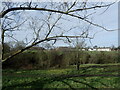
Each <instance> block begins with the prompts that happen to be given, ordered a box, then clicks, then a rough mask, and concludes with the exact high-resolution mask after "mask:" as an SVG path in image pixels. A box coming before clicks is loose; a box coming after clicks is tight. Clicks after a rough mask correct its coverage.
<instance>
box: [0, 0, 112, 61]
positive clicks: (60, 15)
mask: <svg viewBox="0 0 120 90" xmlns="http://www.w3.org/2000/svg"><path fill="white" fill-rule="evenodd" d="M3 4H4V6H5V7H3V10H2V11H1V13H0V17H1V18H2V35H1V36H2V61H3V62H4V61H6V60H9V59H11V58H12V57H14V56H16V55H18V54H20V53H22V52H23V51H25V50H27V49H29V48H31V47H33V46H34V45H37V44H40V43H43V42H45V41H53V43H55V42H56V41H57V40H63V39H64V38H66V40H68V41H69V42H70V38H90V39H92V38H93V37H90V36H89V33H88V32H89V31H88V30H85V31H81V30H80V27H79V25H80V24H79V25H78V26H77V25H75V26H72V25H71V27H70V28H69V29H68V30H64V28H63V27H64V26H65V25H61V23H60V22H59V21H60V20H64V21H67V22H72V20H73V19H76V20H77V21H78V22H80V23H81V21H83V22H85V23H88V24H90V25H92V26H96V27H99V28H101V29H104V30H106V31H112V30H108V29H106V28H105V27H103V26H101V25H98V24H96V23H94V22H93V21H91V15H93V12H91V13H87V12H88V11H89V10H93V11H95V9H100V8H108V7H109V6H111V5H112V4H114V3H110V4H105V3H95V4H90V3H89V2H87V1H86V2H77V0H76V1H74V2H61V3H55V2H50V3H46V4H45V3H44V4H40V3H39V4H38V3H33V2H25V3H12V2H3ZM28 11H34V12H32V14H30V16H29V15H28V14H27V15H28V17H25V16H24V15H25V13H28ZM35 11H36V12H37V13H38V15H37V16H36V19H35V18H34V15H33V14H34V13H36V12H35ZM39 15H40V16H39ZM38 16H39V17H38ZM26 22H27V23H26ZM28 23H29V24H28ZM25 25H29V27H30V28H29V31H32V32H33V35H34V36H33V38H32V39H31V40H29V42H28V45H27V46H26V47H25V48H23V49H21V50H18V51H17V52H15V53H14V54H13V55H11V56H9V57H7V58H3V54H4V46H3V44H4V41H5V36H8V37H11V38H12V39H14V40H16V38H15V37H14V34H15V32H16V31H22V30H23V27H25ZM76 28H77V29H78V28H79V29H78V31H79V32H80V33H78V34H77V35H73V34H70V33H71V32H77V31H76ZM26 29H27V28H26ZM16 41H17V40H16ZM26 41H28V40H27V39H26Z"/></svg>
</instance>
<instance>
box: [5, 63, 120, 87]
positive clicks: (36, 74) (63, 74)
mask: <svg viewBox="0 0 120 90" xmlns="http://www.w3.org/2000/svg"><path fill="white" fill-rule="evenodd" d="M119 72H120V64H87V65H85V64H84V65H81V66H80V70H79V71H78V70H76V69H75V66H70V67H69V68H66V69H49V70H8V69H7V70H3V89H9V88H14V89H16V88H41V89H42V88H69V89H74V88H92V89H96V88H120V85H119V84H120V77H118V76H116V75H119Z"/></svg>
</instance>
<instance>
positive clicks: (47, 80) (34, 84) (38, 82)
mask: <svg viewBox="0 0 120 90" xmlns="http://www.w3.org/2000/svg"><path fill="white" fill-rule="evenodd" d="M89 68H95V66H94V67H89ZM89 68H81V71H70V72H68V74H62V75H57V76H54V75H53V76H49V75H48V76H45V77H43V78H41V79H38V78H39V77H37V78H36V77H35V78H36V79H35V81H31V82H23V83H20V84H14V85H9V86H3V89H4V90H5V89H9V90H12V89H15V88H21V89H22V88H33V89H37V88H38V89H44V87H45V86H46V85H47V84H51V83H53V82H55V81H58V82H62V83H63V84H65V85H67V86H68V87H69V88H70V89H72V90H75V88H74V86H73V85H71V84H70V83H69V82H67V81H73V82H75V83H79V84H82V85H85V86H86V87H87V88H91V89H95V90H96V89H97V88H96V87H94V86H93V85H90V84H89V83H87V81H86V80H85V79H84V78H82V80H76V79H73V78H75V77H90V76H85V74H84V73H85V72H90V71H91V70H88V69H89ZM96 68H101V67H96ZM75 72H78V73H75ZM79 72H81V73H79ZM81 74H83V75H81ZM28 77H29V76H28ZM93 77H94V76H93ZM65 80H67V81H65ZM94 82H97V83H100V84H101V85H103V86H105V87H110V86H109V85H107V84H105V83H103V82H101V81H99V80H94ZM48 88H49V87H48Z"/></svg>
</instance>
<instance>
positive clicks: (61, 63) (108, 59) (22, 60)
mask: <svg viewBox="0 0 120 90" xmlns="http://www.w3.org/2000/svg"><path fill="white" fill-rule="evenodd" d="M76 53H77V54H76ZM9 54H10V53H6V54H5V57H7V56H9ZM77 55H79V57H77ZM119 59H120V57H119V56H118V52H116V51H110V52H102V51H101V52H98V51H93V52H90V51H79V52H78V51H77V52H76V51H67V52H63V51H61V50H27V51H25V52H23V53H21V54H19V55H18V56H15V57H14V58H12V60H9V61H6V62H3V63H2V64H3V69H6V68H9V69H10V68H12V69H49V68H66V67H69V66H71V65H78V62H79V64H108V63H118V62H119V61H118V60H119Z"/></svg>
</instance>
